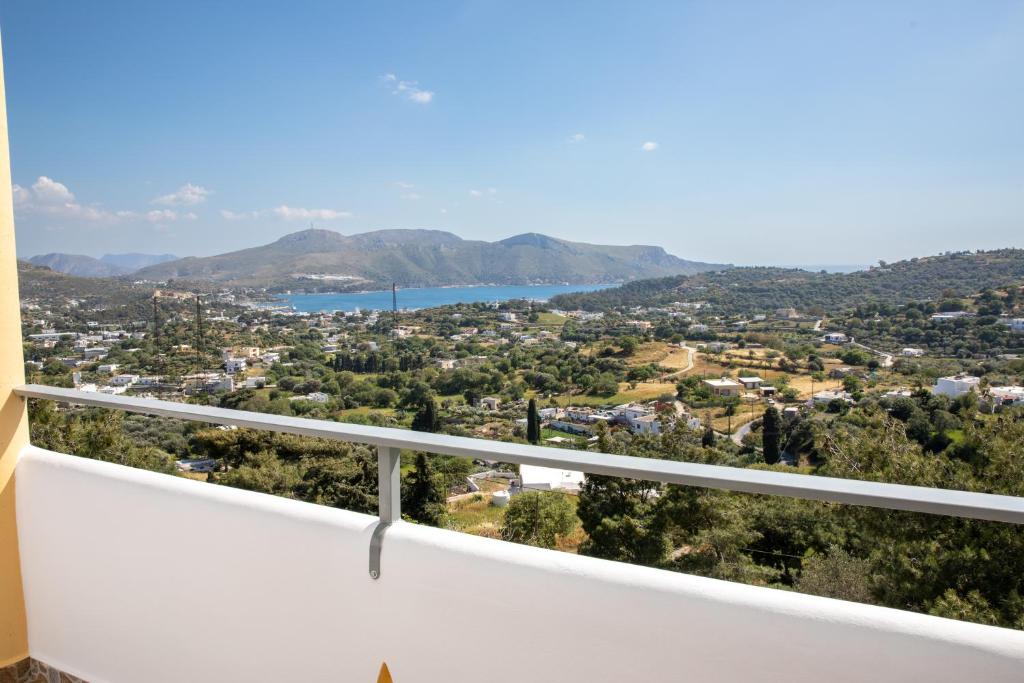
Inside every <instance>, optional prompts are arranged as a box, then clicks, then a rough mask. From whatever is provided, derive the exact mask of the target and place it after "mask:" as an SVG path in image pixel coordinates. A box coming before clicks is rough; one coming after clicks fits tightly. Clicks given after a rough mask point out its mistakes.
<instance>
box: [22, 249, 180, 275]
mask: <svg viewBox="0 0 1024 683" xmlns="http://www.w3.org/2000/svg"><path fill="white" fill-rule="evenodd" d="M177 258H178V257H177V256H174V255H173V254H105V255H104V256H103V257H102V258H93V257H92V256H84V255H82V254H61V253H52V254H40V255H39V256H33V257H31V258H30V259H28V261H29V263H32V264H33V265H37V266H43V267H45V268H49V269H50V270H53V271H56V272H58V273H66V274H68V275H74V276H76V277H115V276H118V275H128V274H129V273H133V272H135V271H136V270H138V269H139V268H144V267H145V266H150V265H155V264H157V263H164V262H166V261H173V260H176V259H177Z"/></svg>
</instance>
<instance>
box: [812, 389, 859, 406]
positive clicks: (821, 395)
mask: <svg viewBox="0 0 1024 683" xmlns="http://www.w3.org/2000/svg"><path fill="white" fill-rule="evenodd" d="M837 400H838V401H850V400H851V399H850V395H849V394H848V393H846V392H845V391H838V390H836V391H832V390H826V391H819V392H818V393H816V394H815V395H814V396H813V397H811V402H812V403H814V404H816V405H821V404H827V403H831V402H832V401H837Z"/></svg>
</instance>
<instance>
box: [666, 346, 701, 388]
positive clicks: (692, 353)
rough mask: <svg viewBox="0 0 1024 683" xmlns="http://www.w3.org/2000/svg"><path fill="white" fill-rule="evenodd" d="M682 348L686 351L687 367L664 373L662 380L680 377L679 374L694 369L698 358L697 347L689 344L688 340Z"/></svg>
mask: <svg viewBox="0 0 1024 683" xmlns="http://www.w3.org/2000/svg"><path fill="white" fill-rule="evenodd" d="M681 348H682V349H684V350H685V351H686V367H685V368H683V369H682V370H676V371H675V372H670V373H667V374H664V375H662V376H661V381H663V382H664V381H665V380H667V379H672V378H674V377H678V376H679V375H683V374H685V373H687V372H689V371H690V370H693V365H694V362H695V361H696V359H697V349H695V348H693V347H692V346H687V345H686V342H683V343H682V345H681Z"/></svg>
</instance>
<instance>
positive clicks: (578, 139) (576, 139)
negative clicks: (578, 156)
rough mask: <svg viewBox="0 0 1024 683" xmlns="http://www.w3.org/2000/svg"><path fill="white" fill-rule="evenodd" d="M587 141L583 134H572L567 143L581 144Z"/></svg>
mask: <svg viewBox="0 0 1024 683" xmlns="http://www.w3.org/2000/svg"><path fill="white" fill-rule="evenodd" d="M586 139H587V136H586V135H584V134H583V133H573V134H572V135H570V136H569V142H574V143H575V142H583V141H584V140H586Z"/></svg>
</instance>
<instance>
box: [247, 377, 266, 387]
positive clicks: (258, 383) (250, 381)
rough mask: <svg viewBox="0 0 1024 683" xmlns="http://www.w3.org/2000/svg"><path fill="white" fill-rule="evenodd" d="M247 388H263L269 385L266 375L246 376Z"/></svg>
mask: <svg viewBox="0 0 1024 683" xmlns="http://www.w3.org/2000/svg"><path fill="white" fill-rule="evenodd" d="M244 386H245V388H246V389H262V388H263V387H265V386H267V378H266V377H246V378H245V384H244Z"/></svg>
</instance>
